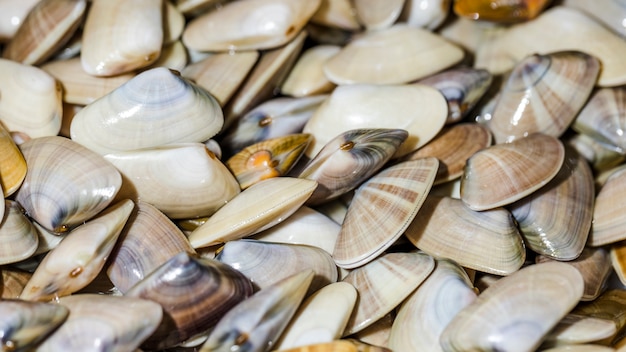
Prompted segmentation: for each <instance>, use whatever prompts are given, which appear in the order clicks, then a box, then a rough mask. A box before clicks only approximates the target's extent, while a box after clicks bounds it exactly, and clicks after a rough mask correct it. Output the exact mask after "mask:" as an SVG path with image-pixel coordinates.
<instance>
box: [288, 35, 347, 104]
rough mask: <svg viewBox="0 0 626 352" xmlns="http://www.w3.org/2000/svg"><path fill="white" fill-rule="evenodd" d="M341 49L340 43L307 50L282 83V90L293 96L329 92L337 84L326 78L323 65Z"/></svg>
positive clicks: (317, 46)
mask: <svg viewBox="0 0 626 352" xmlns="http://www.w3.org/2000/svg"><path fill="white" fill-rule="evenodd" d="M340 50H341V47H340V46H338V45H316V46H313V47H311V48H308V49H307V50H305V51H304V52H303V53H302V54H301V55H300V57H299V58H298V61H297V62H296V63H295V65H294V66H293V69H292V70H291V71H290V72H289V75H288V76H287V78H286V79H285V82H283V84H282V85H281V87H280V92H281V93H282V94H285V95H289V96H292V97H303V96H310V95H315V94H324V93H329V92H330V91H331V90H332V89H333V88H335V84H334V83H332V82H331V81H329V80H328V78H326V75H324V70H323V66H324V64H325V63H326V61H328V59H330V58H331V57H333V56H334V55H336V54H337V53H338V52H339V51H340Z"/></svg>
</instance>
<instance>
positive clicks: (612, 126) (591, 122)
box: [572, 87, 626, 154]
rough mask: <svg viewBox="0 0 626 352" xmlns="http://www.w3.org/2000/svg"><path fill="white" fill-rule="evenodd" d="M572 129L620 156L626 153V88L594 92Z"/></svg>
mask: <svg viewBox="0 0 626 352" xmlns="http://www.w3.org/2000/svg"><path fill="white" fill-rule="evenodd" d="M572 128H573V129H574V130H576V131H578V132H580V133H583V134H586V135H588V136H590V137H591V138H593V139H594V140H595V141H597V142H599V143H602V144H603V145H605V146H607V147H608V148H610V149H612V150H615V151H617V152H619V153H620V154H624V153H626V139H625V137H624V129H626V87H614V88H602V89H598V90H597V91H595V92H594V93H593V94H592V95H591V98H589V101H588V102H587V103H586V104H585V106H584V107H583V109H582V110H581V111H580V113H579V114H578V116H577V117H576V120H574V124H573V126H572Z"/></svg>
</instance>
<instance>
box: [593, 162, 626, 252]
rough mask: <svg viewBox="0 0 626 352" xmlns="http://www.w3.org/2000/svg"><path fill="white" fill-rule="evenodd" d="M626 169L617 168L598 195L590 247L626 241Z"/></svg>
mask: <svg viewBox="0 0 626 352" xmlns="http://www.w3.org/2000/svg"><path fill="white" fill-rule="evenodd" d="M624 173H626V169H624V168H617V169H615V171H614V172H613V173H612V174H611V175H610V176H609V178H608V179H607V180H606V182H605V184H604V186H602V188H601V189H600V191H599V192H598V194H597V195H596V200H595V204H594V209H593V226H592V227H591V233H590V234H589V239H588V244H589V245H590V246H594V247H596V246H603V245H605V244H609V243H615V242H619V241H621V240H623V239H626V233H625V232H624V227H623V223H624V221H625V219H624V217H623V216H622V213H623V211H622V209H624V207H626V201H625V199H624V196H623V195H624V194H625V192H626V178H625V177H624Z"/></svg>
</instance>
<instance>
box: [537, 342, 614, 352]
mask: <svg viewBox="0 0 626 352" xmlns="http://www.w3.org/2000/svg"><path fill="white" fill-rule="evenodd" d="M542 351H543V352H613V351H616V350H615V349H614V348H611V347H609V346H604V345H594V344H581V345H570V346H557V347H553V348H549V349H546V350H542Z"/></svg>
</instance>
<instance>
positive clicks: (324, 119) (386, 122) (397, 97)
mask: <svg viewBox="0 0 626 352" xmlns="http://www.w3.org/2000/svg"><path fill="white" fill-rule="evenodd" d="M408 106H420V107H422V108H421V109H412V108H406V107H408ZM447 110H448V108H447V103H446V101H445V99H444V97H443V95H442V94H441V93H440V92H439V91H437V90H436V89H434V88H431V87H428V86H424V85H415V84H413V85H387V86H376V85H348V86H339V87H337V88H335V90H334V91H333V93H332V94H331V95H330V97H328V99H326V101H325V102H324V103H323V104H322V105H321V106H320V107H319V108H318V109H317V110H316V111H315V114H313V117H311V119H310V120H309V121H308V122H307V124H306V125H305V126H304V129H303V132H304V133H310V134H312V135H313V137H314V138H315V139H314V140H313V142H311V145H310V146H309V149H307V151H306V155H307V156H308V157H309V158H313V157H314V156H315V155H316V154H317V153H318V152H319V151H320V150H321V149H322V148H323V147H324V145H326V144H327V143H328V142H329V141H330V140H331V139H332V138H334V137H336V136H338V135H339V134H341V133H343V132H346V131H349V130H353V129H359V128H394V129H404V130H406V131H408V132H409V137H408V138H407V139H406V141H405V142H404V143H403V144H402V145H401V146H400V148H398V151H396V153H395V155H394V157H400V156H403V155H406V154H408V153H409V152H411V151H413V150H416V149H417V148H419V147H421V146H423V145H424V144H426V143H428V141H430V140H431V139H432V138H434V137H435V135H437V133H439V131H441V129H442V128H443V125H444V123H445V120H446V116H447Z"/></svg>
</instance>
